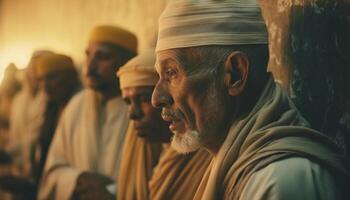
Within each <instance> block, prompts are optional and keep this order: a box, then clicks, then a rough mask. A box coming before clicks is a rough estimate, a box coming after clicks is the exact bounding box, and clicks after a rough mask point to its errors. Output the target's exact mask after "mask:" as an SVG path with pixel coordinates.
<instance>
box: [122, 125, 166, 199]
mask: <svg viewBox="0 0 350 200" xmlns="http://www.w3.org/2000/svg"><path fill="white" fill-rule="evenodd" d="M161 151H162V144H161V143H154V144H152V143H150V142H148V141H147V140H145V139H143V138H139V137H138V136H137V134H136V133H135V131H134V127H133V123H130V125H129V130H128V133H127V136H126V139H125V143H124V148H123V156H122V160H121V163H120V170H119V175H118V182H117V185H118V189H117V193H118V199H123V200H134V199H139V200H147V199H148V196H149V189H148V181H149V180H150V179H151V176H152V173H153V168H154V166H155V165H156V164H157V163H158V160H159V156H160V154H161Z"/></svg>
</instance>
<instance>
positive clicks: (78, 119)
mask: <svg viewBox="0 0 350 200" xmlns="http://www.w3.org/2000/svg"><path fill="white" fill-rule="evenodd" d="M126 113H127V106H126V105H125V103H124V102H123V100H122V98H121V97H116V98H113V99H111V100H109V101H107V102H106V103H105V105H103V104H102V102H101V100H100V98H99V97H98V94H97V93H96V92H95V91H93V90H90V89H85V90H83V91H82V92H80V93H78V94H77V95H76V96H74V97H73V99H72V100H71V101H70V102H69V103H68V105H67V107H66V109H65V110H64V112H63V114H62V117H61V119H60V122H59V124H58V127H57V129H56V133H55V135H54V139H53V141H52V143H51V146H50V149H49V153H48V156H47V160H46V164H45V169H44V174H43V179H42V182H41V185H40V189H39V199H48V198H49V197H50V199H51V198H52V199H60V200H65V199H69V198H70V197H71V195H72V192H73V190H74V187H75V183H76V179H77V177H78V176H79V175H80V173H82V172H83V171H90V172H96V173H100V174H103V175H106V176H109V177H111V178H112V179H114V178H116V176H117V173H118V170H119V163H120V157H121V151H122V144H123V142H124V138H125V134H126V129H127V126H128V119H127V114H126Z"/></svg>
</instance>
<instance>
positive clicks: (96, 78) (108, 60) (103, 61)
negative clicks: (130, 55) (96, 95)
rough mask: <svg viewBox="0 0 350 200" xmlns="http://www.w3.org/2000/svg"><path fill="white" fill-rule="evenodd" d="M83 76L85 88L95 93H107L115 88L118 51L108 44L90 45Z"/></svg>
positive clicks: (119, 61) (118, 59)
mask: <svg viewBox="0 0 350 200" xmlns="http://www.w3.org/2000/svg"><path fill="white" fill-rule="evenodd" d="M86 62H87V63H86V68H85V71H84V72H85V73H84V74H85V75H86V78H87V86H88V87H90V88H92V89H94V90H97V91H108V90H111V89H112V88H115V87H116V86H117V87H118V88H119V81H118V80H117V79H116V77H115V72H116V70H117V69H118V67H120V65H121V59H120V55H118V51H116V50H115V49H113V47H112V46H111V45H109V44H105V43H91V44H89V46H88V48H87V50H86Z"/></svg>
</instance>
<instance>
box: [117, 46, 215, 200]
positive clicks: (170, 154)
mask: <svg viewBox="0 0 350 200" xmlns="http://www.w3.org/2000/svg"><path fill="white" fill-rule="evenodd" d="M154 63H155V54H154V50H153V49H152V50H149V51H146V52H144V53H143V54H141V55H139V56H137V57H135V58H133V59H132V60H130V61H129V62H128V63H127V64H126V65H124V66H123V67H122V68H120V70H119V71H118V73H117V74H118V76H119V78H120V87H121V89H122V96H123V98H124V100H125V102H126V103H127V104H128V113H129V118H130V120H131V122H132V123H131V125H130V126H129V131H128V133H127V136H126V137H127V138H126V140H125V145H124V149H123V157H122V161H121V167H120V171H119V176H118V190H117V191H118V199H123V200H134V199H139V200H147V199H156V200H157V199H192V198H193V196H194V194H195V191H196V189H197V187H198V185H199V182H200V180H201V178H202V176H203V174H204V172H205V170H206V168H207V166H208V164H209V161H210V155H209V154H208V153H207V152H206V151H204V150H199V151H196V152H192V153H189V154H188V155H181V154H179V153H177V152H175V151H174V150H173V149H172V148H171V147H169V145H168V143H169V142H170V137H171V133H170V131H169V128H168V126H169V123H167V122H164V121H163V120H162V119H161V115H160V113H161V109H156V108H154V107H152V105H151V96H152V91H153V88H154V85H155V84H156V83H157V81H158V79H159V76H158V74H157V72H156V71H155V69H154ZM162 144H163V145H162ZM162 146H164V152H162V154H160V153H161V151H162ZM160 155H161V156H160ZM158 160H159V162H158ZM157 164H158V165H157ZM156 165H157V166H156ZM155 166H156V167H155ZM150 180H151V181H150ZM149 181H150V185H149Z"/></svg>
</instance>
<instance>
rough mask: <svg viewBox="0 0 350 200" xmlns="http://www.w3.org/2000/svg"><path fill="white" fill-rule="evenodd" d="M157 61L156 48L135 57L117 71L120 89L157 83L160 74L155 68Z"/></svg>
mask: <svg viewBox="0 0 350 200" xmlns="http://www.w3.org/2000/svg"><path fill="white" fill-rule="evenodd" d="M155 62H156V57H155V52H154V49H151V50H147V51H145V52H144V53H142V54H140V55H138V56H136V57H134V58H133V59H131V60H130V61H129V62H127V63H126V64H125V65H123V66H122V67H121V68H120V69H119V70H118V72H117V76H118V77H119V79H120V80H119V81H120V89H124V88H128V87H138V86H153V85H156V84H157V82H158V79H159V76H158V74H157V72H156V70H155V68H154V64H155Z"/></svg>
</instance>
